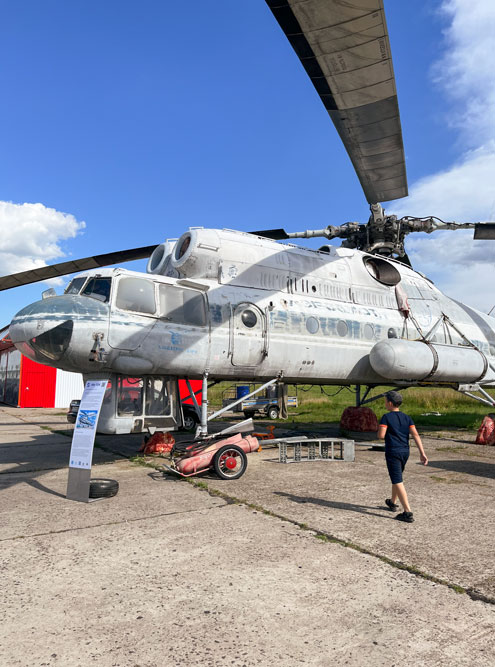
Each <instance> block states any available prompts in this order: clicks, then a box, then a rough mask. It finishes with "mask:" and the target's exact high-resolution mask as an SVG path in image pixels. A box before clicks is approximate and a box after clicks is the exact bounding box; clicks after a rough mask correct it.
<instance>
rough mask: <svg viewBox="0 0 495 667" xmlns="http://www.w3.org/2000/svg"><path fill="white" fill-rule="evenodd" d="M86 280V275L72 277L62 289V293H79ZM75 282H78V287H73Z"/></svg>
mask: <svg viewBox="0 0 495 667" xmlns="http://www.w3.org/2000/svg"><path fill="white" fill-rule="evenodd" d="M87 280H88V276H79V277H77V276H76V277H75V278H72V280H71V281H70V283H69V284H68V285H67V287H66V288H65V289H64V294H69V295H75V294H80V293H81V291H82V289H83V287H84V286H85V285H86V282H87ZM75 283H77V284H78V287H76V288H75V289H74V285H75Z"/></svg>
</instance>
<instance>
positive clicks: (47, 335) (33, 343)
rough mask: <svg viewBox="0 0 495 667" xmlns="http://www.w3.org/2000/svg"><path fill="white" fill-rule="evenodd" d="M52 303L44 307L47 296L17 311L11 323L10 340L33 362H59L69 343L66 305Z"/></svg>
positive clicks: (70, 327) (70, 333) (71, 326)
mask: <svg viewBox="0 0 495 667" xmlns="http://www.w3.org/2000/svg"><path fill="white" fill-rule="evenodd" d="M53 305H54V304H53V303H52V304H50V307H47V300H46V299H45V300H42V301H36V302H35V303H32V304H30V305H29V306H26V307H25V308H23V309H22V310H20V311H19V312H18V313H17V314H16V315H15V316H14V318H13V320H12V322H11V323H10V327H9V335H10V339H11V340H12V342H13V343H14V345H15V346H16V347H17V349H18V350H20V351H21V352H22V354H25V355H26V356H27V357H29V358H31V359H33V360H34V361H40V362H42V363H47V362H49V361H58V360H59V359H60V358H61V357H62V356H63V354H64V353H65V351H66V350H67V348H68V346H69V343H70V339H71V337H72V330H73V328H74V322H73V321H72V319H71V318H70V315H69V312H67V308H65V307H64V305H66V304H58V308H56V309H54V308H53Z"/></svg>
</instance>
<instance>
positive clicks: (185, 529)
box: [0, 408, 495, 667]
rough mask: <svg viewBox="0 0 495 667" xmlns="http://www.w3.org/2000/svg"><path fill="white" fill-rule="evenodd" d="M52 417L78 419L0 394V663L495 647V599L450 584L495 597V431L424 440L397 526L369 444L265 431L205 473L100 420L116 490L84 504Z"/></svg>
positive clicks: (397, 660) (406, 660)
mask: <svg viewBox="0 0 495 667" xmlns="http://www.w3.org/2000/svg"><path fill="white" fill-rule="evenodd" d="M42 426H45V427H48V428H50V429H55V430H61V429H65V426H66V425H65V423H64V417H63V415H57V414H56V413H55V412H54V411H51V412H50V411H34V410H31V411H24V410H17V411H16V410H14V409H11V408H0V462H1V465H2V467H1V468H0V567H1V571H2V573H3V575H4V576H3V578H2V583H3V586H2V593H3V595H2V599H3V600H2V604H1V606H0V621H1V622H0V656H2V657H1V659H0V662H1V663H2V665H3V664H5V665H6V666H8V667H10V665H16V666H17V665H19V666H28V665H29V666H32V665H64V666H65V665H67V666H72V665H77V666H78V665H81V666H83V665H88V664H96V665H102V666H103V667H106V666H107V665H108V666H110V665H121V666H125V667H127V666H135V665H140V666H146V667H148V666H149V667H151V666H155V665H156V666H159V665H160V666H161V665H275V664H276V665H298V664H308V665H329V664H330V663H332V664H337V665H344V664H346V665H356V666H357V665H371V666H373V665H386V666H392V665H399V664H400V665H428V666H429V665H449V666H450V665H472V664H475V663H476V664H479V665H491V664H493V657H494V643H493V636H494V630H495V617H494V605H493V604H491V603H489V602H483V601H480V600H475V599H473V597H472V596H473V593H472V596H471V597H470V596H469V595H467V594H466V593H458V592H455V590H454V589H453V588H449V587H448V586H447V585H446V584H447V583H448V584H451V585H453V586H455V585H458V586H462V587H464V588H469V589H472V591H477V592H478V593H479V594H480V595H482V596H484V597H485V598H487V599H493V598H494V597H495V595H494V588H493V586H494V582H495V577H494V567H493V544H494V534H495V531H494V530H493V527H494V526H493V523H492V520H491V519H490V514H491V505H492V504H493V497H494V483H495V482H494V479H493V478H494V476H495V475H494V473H493V470H494V467H495V459H494V457H493V453H495V452H493V451H492V450H486V449H485V448H479V447H476V446H473V445H468V444H466V443H459V442H454V441H448V442H447V441H445V440H442V441H436V440H435V439H426V448H427V451H428V454H429V455H430V456H431V458H432V459H433V462H432V466H431V467H428V468H424V467H421V466H419V465H416V461H415V460H414V459H413V460H411V461H410V463H409V464H408V468H407V469H406V472H407V477H406V482H407V486H408V490H409V492H410V496H411V500H412V504H413V508H414V512H415V516H416V517H417V521H416V523H414V524H412V525H403V524H400V523H399V522H397V521H395V520H394V519H393V518H392V517H393V514H391V513H389V512H387V511H386V510H385V509H384V508H383V505H382V498H385V495H388V493H387V491H388V483H387V477H386V470H385V467H384V464H383V454H381V453H380V452H373V451H369V450H368V449H367V448H366V447H360V448H358V453H357V461H356V462H355V463H342V462H332V463H308V464H291V465H287V466H283V465H280V464H278V463H274V462H273V461H272V460H270V459H273V458H274V457H275V452H274V451H273V450H269V449H266V450H264V451H263V452H262V454H261V455H258V454H251V455H249V457H248V459H249V466H248V470H247V472H246V474H245V475H244V477H242V478H241V479H240V480H237V481H232V482H221V481H220V480H217V479H215V478H214V477H213V476H208V477H206V478H204V479H203V480H202V483H201V487H195V486H193V485H192V484H188V483H187V482H184V481H180V480H175V479H173V478H171V477H169V476H163V475H162V474H161V473H157V472H155V471H154V470H152V469H150V468H147V467H143V466H139V465H136V464H133V463H130V462H129V461H127V460H126V459H125V458H123V454H124V453H127V454H128V453H129V452H130V451H132V450H133V449H137V447H138V444H139V441H140V436H126V438H125V439H122V437H120V438H106V437H103V438H102V437H100V436H98V440H99V441H101V442H100V444H101V446H102V447H104V449H96V450H95V462H96V463H95V465H94V468H93V476H94V477H111V478H113V479H117V480H118V481H119V483H120V490H119V493H118V495H117V496H115V497H114V498H111V499H107V500H103V501H100V502H97V503H91V504H88V505H86V504H80V503H73V502H70V501H67V500H66V499H65V497H64V494H65V488H66V483H67V468H66V466H67V460H68V453H69V448H70V439H69V438H67V437H65V436H63V435H59V434H55V433H53V432H51V431H49V430H46V428H42ZM257 430H258V429H257ZM459 447H465V449H459ZM205 485H206V486H207V487H208V489H209V491H208V490H206V489H205V488H204V486H205ZM215 493H220V494H221V495H215ZM233 498H235V499H237V502H234V501H233V500H232V499H233ZM239 501H246V502H244V503H242V502H239ZM255 506H256V507H255ZM263 510H265V512H271V513H273V514H276V515H279V517H284V518H285V519H286V520H284V519H283V518H278V517H277V516H273V515H272V514H270V513H265V512H264V511H263ZM298 524H305V526H303V528H301V527H299V526H298ZM326 536H328V537H326ZM329 537H330V538H331V537H335V538H337V539H339V540H342V541H348V542H350V543H352V544H353V545H354V546H355V547H357V548H362V549H364V550H367V551H369V552H370V553H362V552H359V551H357V550H356V549H353V548H349V547H346V546H342V545H341V544H338V543H334V542H331V541H328V539H329ZM401 565H403V566H404V567H408V568H409V569H410V572H409V571H407V570H402V569H399V566H401ZM413 571H416V572H417V574H413V573H412V572H413ZM428 575H432V576H433V577H436V578H438V579H439V580H442V581H444V582H446V584H442V583H435V582H434V581H429V580H428V579H427V578H426V577H427V576H428ZM475 596H476V593H474V597H475Z"/></svg>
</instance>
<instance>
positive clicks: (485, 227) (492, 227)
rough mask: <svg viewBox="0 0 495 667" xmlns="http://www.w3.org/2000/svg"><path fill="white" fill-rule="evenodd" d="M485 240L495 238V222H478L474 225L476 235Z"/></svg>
mask: <svg viewBox="0 0 495 667" xmlns="http://www.w3.org/2000/svg"><path fill="white" fill-rule="evenodd" d="M473 238H475V239H480V240H484V241H494V240H495V222H477V223H476V224H475V226H474V237H473Z"/></svg>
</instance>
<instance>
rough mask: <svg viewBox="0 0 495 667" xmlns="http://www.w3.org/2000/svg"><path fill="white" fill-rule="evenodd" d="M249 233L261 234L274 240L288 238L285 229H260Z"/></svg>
mask: <svg viewBox="0 0 495 667" xmlns="http://www.w3.org/2000/svg"><path fill="white" fill-rule="evenodd" d="M249 233H250V234H255V235H256V236H263V237H264V238H265V239H273V240H274V241H284V240H286V239H289V238H290V236H289V235H288V234H287V232H286V231H285V229H262V230H261V231H259V232H249Z"/></svg>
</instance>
